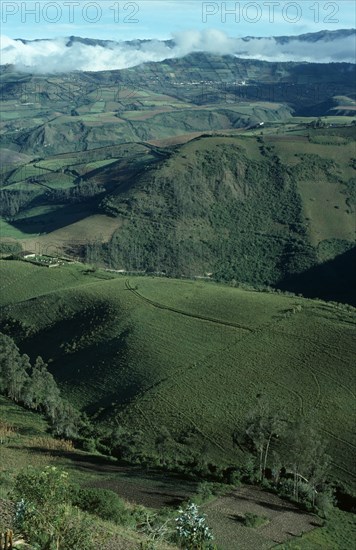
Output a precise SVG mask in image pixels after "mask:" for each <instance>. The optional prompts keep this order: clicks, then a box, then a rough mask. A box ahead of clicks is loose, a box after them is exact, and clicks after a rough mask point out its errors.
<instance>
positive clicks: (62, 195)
mask: <svg viewBox="0 0 356 550" xmlns="http://www.w3.org/2000/svg"><path fill="white" fill-rule="evenodd" d="M41 184H42V183H41ZM43 191H44V192H43V194H41V195H38V187H37V188H36V191H35V192H34V191H24V190H10V189H2V190H0V215H1V216H4V217H5V218H10V219H11V218H13V217H14V216H16V215H17V214H18V213H19V212H21V211H22V210H25V209H26V208H27V207H28V206H29V205H30V203H31V202H33V201H36V203H38V204H39V203H43V200H45V202H46V203H56V204H58V203H64V204H74V203H78V202H85V201H87V200H88V199H91V198H92V197H95V196H96V195H100V194H101V193H103V192H104V191H105V190H104V187H102V186H101V185H98V184H97V183H95V182H92V181H82V180H81V179H80V180H79V182H78V184H77V185H75V186H73V187H70V188H67V189H63V188H60V189H51V187H49V186H47V185H46V184H43Z"/></svg>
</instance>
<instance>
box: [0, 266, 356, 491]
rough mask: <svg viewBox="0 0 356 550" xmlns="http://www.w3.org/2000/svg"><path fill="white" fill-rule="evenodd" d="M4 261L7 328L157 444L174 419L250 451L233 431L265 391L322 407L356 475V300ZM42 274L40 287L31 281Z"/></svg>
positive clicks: (196, 440)
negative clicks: (334, 301) (351, 303)
mask: <svg viewBox="0 0 356 550" xmlns="http://www.w3.org/2000/svg"><path fill="white" fill-rule="evenodd" d="M19 268H20V269H19ZM2 273H3V280H4V281H5V282H7V284H8V288H9V290H10V292H11V294H10V298H9V299H8V301H7V305H6V306H4V307H3V309H2V313H1V320H2V322H1V328H2V330H5V331H7V332H8V333H11V334H13V335H15V336H16V339H17V341H18V343H19V344H20V347H21V349H22V350H23V351H25V352H27V353H29V354H30V356H32V357H35V356H36V355H37V354H39V353H40V354H41V355H42V356H43V357H44V358H45V360H46V361H48V362H49V368H50V369H51V371H52V372H53V373H54V374H55V376H56V378H57V380H58V381H59V382H60V383H61V386H62V388H63V391H64V393H65V395H66V396H67V398H69V399H71V400H73V401H74V402H75V403H76V404H77V405H79V406H81V407H82V408H84V409H86V410H89V411H91V412H94V411H97V410H98V409H99V408H102V410H103V409H104V411H105V412H106V416H107V415H109V416H110V417H111V418H117V419H118V421H119V423H121V424H123V425H125V426H128V427H129V428H130V429H137V430H139V431H141V433H142V437H143V439H144V442H145V444H147V445H150V444H151V445H152V444H153V442H154V440H155V438H156V436H157V433H158V432H160V430H161V429H163V427H165V428H166V429H167V430H168V431H169V433H171V434H172V436H173V437H175V438H177V439H179V438H180V437H181V436H182V434H187V433H191V434H193V435H191V437H192V438H193V439H192V440H191V447H192V450H193V449H194V450H195V451H197V452H198V453H199V452H200V453H203V454H204V456H205V459H206V461H215V462H216V461H218V463H221V464H224V463H229V462H230V461H239V460H240V459H242V458H243V456H242V455H241V450H239V449H237V448H234V447H233V444H232V434H233V433H234V432H235V431H236V429H239V427H241V425H242V423H243V421H244V418H245V416H246V413H247V411H248V410H249V409H250V408H251V407H253V406H254V405H255V403H256V399H257V398H258V395H264V396H266V397H267V398H268V399H269V400H270V402H271V404H272V406H273V407H275V408H281V409H282V410H283V411H284V414H285V415H286V417H289V418H296V417H298V416H299V415H301V416H302V417H304V418H306V419H311V420H312V421H313V423H314V425H315V427H317V428H318V429H319V430H321V432H322V433H323V436H324V437H325V439H326V440H327V441H328V451H329V452H330V453H331V454H332V457H333V475H334V476H335V477H337V478H341V479H344V480H347V481H348V482H350V483H352V481H353V480H354V479H355V478H354V472H353V466H352V458H353V453H354V448H355V442H354V440H353V435H352V432H353V410H352V408H353V400H354V397H355V385H354V376H353V370H352V361H353V352H354V345H355V339H354V332H355V324H356V320H355V313H354V310H353V308H350V307H346V306H345V307H343V308H341V307H336V306H331V305H328V304H326V303H323V302H317V301H311V300H306V299H302V298H297V297H287V296H283V295H278V294H268V293H258V292H251V291H245V290H241V289H238V288H231V287H230V288H229V287H227V286H222V285H217V284H213V283H204V282H199V281H197V282H192V281H185V282H184V281H179V280H168V279H160V278H148V277H145V278H131V279H130V280H126V278H124V277H114V275H112V276H111V278H110V276H109V275H105V273H102V272H100V271H98V272H96V273H95V272H94V273H86V272H85V270H84V269H83V268H82V269H80V268H79V267H76V266H66V267H63V268H59V269H57V270H55V269H54V270H48V269H46V268H41V267H36V266H33V265H26V264H18V263H17V262H10V261H8V262H2ZM43 273H44V275H43ZM46 274H48V275H46ZM37 275H38V276H40V278H39V285H38V296H37V297H36V296H33V286H32V287H31V284H30V283H28V290H27V291H26V286H27V281H31V278H32V280H36V277H37ZM46 276H47V277H48V280H47V281H45V279H46ZM70 276H71V277H74V279H75V285H76V287H75V289H74V288H70V287H68V288H66V287H65V285H66V284H67V285H68V282H69V285H70V286H72V285H73V283H70V280H71V279H70ZM105 278H106V280H105ZM41 280H42V282H41ZM66 281H68V282H66ZM59 284H60V285H61V286H62V288H61V289H60V290H56V288H58V285H59ZM23 287H25V288H24V289H23ZM30 289H31V290H30ZM18 292H20V294H19V296H17V295H16V294H17V293H18ZM26 292H27V293H28V292H29V293H30V294H27V296H28V297H31V299H26ZM202 449H204V450H202Z"/></svg>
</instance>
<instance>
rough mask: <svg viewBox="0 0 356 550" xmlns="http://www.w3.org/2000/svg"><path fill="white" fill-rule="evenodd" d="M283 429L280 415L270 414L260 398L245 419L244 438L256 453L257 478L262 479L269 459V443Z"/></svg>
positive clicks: (265, 402) (266, 405) (283, 425)
mask: <svg viewBox="0 0 356 550" xmlns="http://www.w3.org/2000/svg"><path fill="white" fill-rule="evenodd" d="M284 429H285V421H284V420H283V419H282V417H281V414H280V413H279V412H278V411H277V412H272V411H271V410H270V407H269V404H268V402H267V401H266V400H265V399H263V398H260V399H259V400H258V405H257V407H256V409H254V410H252V411H251V412H250V414H249V415H248V417H247V420H246V427H245V437H246V439H247V442H248V444H249V446H250V447H252V449H253V450H254V451H255V452H256V453H257V456H258V463H259V477H260V480H262V479H263V477H264V474H265V471H266V468H267V463H268V457H269V451H270V446H271V442H272V441H273V440H274V439H277V438H278V437H279V436H280V435H281V434H282V433H283V431H284Z"/></svg>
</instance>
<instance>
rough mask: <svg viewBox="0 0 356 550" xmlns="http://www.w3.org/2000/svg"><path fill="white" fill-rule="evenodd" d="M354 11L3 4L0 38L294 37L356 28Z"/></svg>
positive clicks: (169, 1) (151, 0) (286, 5)
mask: <svg viewBox="0 0 356 550" xmlns="http://www.w3.org/2000/svg"><path fill="white" fill-rule="evenodd" d="M355 5H356V3H355V2H354V1H353V0H337V1H334V2H333V1H329V0H325V1H316V0H312V1H309V0H299V1H298V2H293V1H288V0H279V1H278V0H257V1H255V2H253V1H245V0H243V1H240V2H228V1H227V2H206V1H201V0H179V1H177V0H135V1H129V0H123V1H116V0H110V1H107V0H98V1H96V2H94V1H87V0H54V1H50V0H48V1H47V0H40V1H22V0H21V1H20V0H18V1H11V0H10V1H8V0H3V1H2V3H1V8H0V9H1V34H2V35H5V36H7V37H10V38H25V39H35V38H58V37H64V36H70V35H75V36H81V37H88V38H101V39H108V40H118V41H120V40H131V39H135V38H141V39H142V38H158V39H167V38H171V37H172V36H173V35H174V34H175V33H177V32H178V33H179V32H182V31H188V30H189V31H192V30H194V31H199V30H200V31H204V30H206V29H217V30H220V31H223V32H224V33H225V34H227V35H228V36H231V37H242V36H246V35H247V36H280V35H297V34H302V33H308V32H317V31H320V30H324V29H327V30H335V29H340V28H352V27H355V26H356V21H355V19H356V8H355Z"/></svg>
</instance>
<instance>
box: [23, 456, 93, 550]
mask: <svg viewBox="0 0 356 550" xmlns="http://www.w3.org/2000/svg"><path fill="white" fill-rule="evenodd" d="M69 490H70V485H69V483H68V475H67V473H66V472H63V471H62V470H60V469H58V468H56V467H54V466H48V467H46V468H45V469H44V470H36V469H35V468H32V467H30V468H28V469H27V470H25V471H23V472H21V473H20V474H18V476H17V477H16V480H15V488H14V495H13V496H14V498H15V499H16V500H17V504H16V512H15V527H16V528H17V529H18V530H19V531H20V532H21V533H23V534H24V535H25V536H26V538H27V539H28V540H29V541H30V542H31V544H33V545H37V546H38V547H39V548H40V549H41V550H58V549H59V548H60V549H61V550H70V549H72V548H75V549H76V550H90V548H91V547H92V545H91V538H92V537H91V535H92V533H91V529H90V524H89V522H88V520H87V519H86V518H85V516H83V515H81V513H80V512H79V511H76V510H73V508H72V507H71V506H70V504H69Z"/></svg>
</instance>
